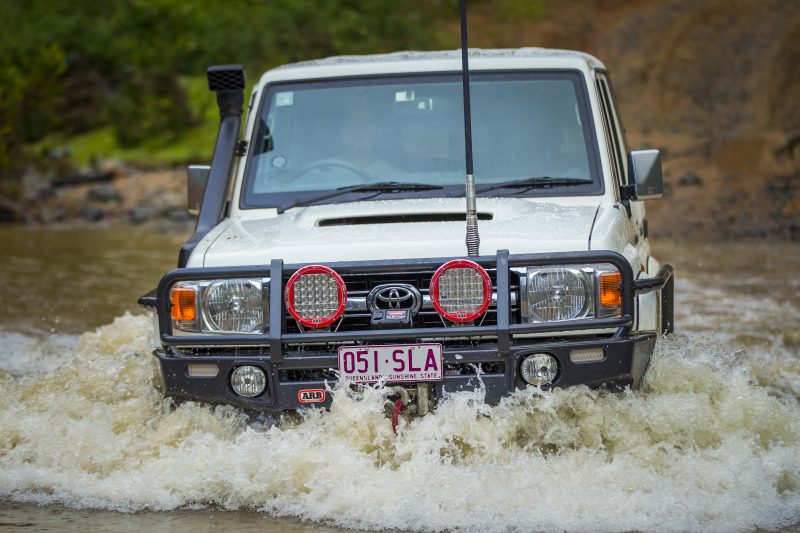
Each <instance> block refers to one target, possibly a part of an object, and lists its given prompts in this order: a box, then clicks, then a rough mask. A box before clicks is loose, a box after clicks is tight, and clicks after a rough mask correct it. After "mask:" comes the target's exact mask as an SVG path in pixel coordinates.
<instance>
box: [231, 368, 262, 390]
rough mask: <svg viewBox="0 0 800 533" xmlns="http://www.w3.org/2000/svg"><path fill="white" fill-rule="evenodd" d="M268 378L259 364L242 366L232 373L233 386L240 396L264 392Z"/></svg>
mask: <svg viewBox="0 0 800 533" xmlns="http://www.w3.org/2000/svg"><path fill="white" fill-rule="evenodd" d="M266 386H267V378H266V376H265V375H264V371H263V370H261V369H260V368H258V367H257V366H249V365H247V366H240V367H237V368H236V370H234V371H233V374H231V387H233V392H235V393H236V394H238V395H239V396H244V397H246V398H251V397H253V396H258V395H259V394H261V393H262V392H264V387H266Z"/></svg>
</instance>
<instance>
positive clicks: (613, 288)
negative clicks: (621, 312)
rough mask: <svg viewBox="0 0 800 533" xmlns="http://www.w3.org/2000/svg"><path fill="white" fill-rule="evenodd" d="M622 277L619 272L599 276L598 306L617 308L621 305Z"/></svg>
mask: <svg viewBox="0 0 800 533" xmlns="http://www.w3.org/2000/svg"><path fill="white" fill-rule="evenodd" d="M621 289H622V276H621V275H620V273H619V272H609V273H605V274H600V305H602V306H603V307H617V306H618V305H622V291H621Z"/></svg>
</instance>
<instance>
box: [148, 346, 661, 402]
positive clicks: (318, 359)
mask: <svg viewBox="0 0 800 533" xmlns="http://www.w3.org/2000/svg"><path fill="white" fill-rule="evenodd" d="M655 341H656V335H655V333H648V334H640V335H627V336H622V337H618V336H613V337H607V338H584V339H580V340H576V339H571V340H559V341H551V342H536V343H531V344H520V345H515V346H514V347H513V348H512V349H511V350H510V351H509V353H507V354H506V355H502V356H501V355H500V354H499V352H498V349H497V345H496V344H494V345H493V344H485V345H481V346H480V347H463V348H455V347H446V348H445V350H444V354H443V356H444V363H445V366H446V368H447V367H450V368H451V369H452V370H451V371H450V372H449V373H448V372H445V377H444V380H442V381H438V382H434V397H435V398H436V399H440V398H442V397H443V396H444V394H445V393H446V392H456V391H460V390H474V389H476V388H478V387H480V386H481V382H482V383H483V386H484V387H485V391H486V401H487V402H488V403H491V404H494V403H497V402H499V401H500V399H501V398H502V397H503V396H506V395H508V394H510V393H512V392H514V391H515V390H517V389H521V388H525V387H526V386H528V385H527V384H526V383H525V382H524V381H523V380H522V378H521V377H520V374H519V368H520V362H521V360H522V358H523V357H524V356H525V355H527V354H530V353H534V352H547V353H550V354H552V355H554V356H555V357H556V358H557V359H558V360H559V364H560V371H559V375H558V377H557V379H556V381H555V383H554V384H553V386H554V387H568V386H572V385H579V384H585V385H589V386H603V385H607V386H611V387H625V386H629V385H630V386H633V387H638V385H639V383H640V381H641V379H642V377H643V375H644V373H645V371H646V369H647V366H648V364H649V361H650V356H651V354H652V353H653V347H654V345H655ZM586 348H602V349H603V350H604V353H605V358H604V359H603V360H602V361H598V362H591V363H574V362H572V361H571V360H570V352H571V351H572V350H576V349H586ZM156 356H157V357H158V359H159V361H160V363H161V371H162V377H163V382H164V392H165V394H167V395H168V396H173V397H175V398H180V399H185V400H200V401H205V402H212V403H223V404H232V405H236V406H239V407H243V408H246V409H253V410H260V411H286V410H291V409H301V408H304V407H309V406H313V407H327V406H329V405H330V403H331V395H330V394H329V393H327V392H326V393H325V396H324V401H322V402H317V403H302V402H301V401H300V392H301V391H307V390H318V389H323V390H324V389H326V388H333V387H334V386H335V384H336V382H335V380H322V379H317V380H297V381H295V380H289V379H286V378H285V376H286V374H287V372H288V371H291V370H305V369H309V368H336V366H337V364H338V361H337V356H336V353H332V354H329V355H310V354H306V355H303V356H301V357H286V358H284V359H283V361H282V362H281V363H275V362H273V361H272V360H271V358H270V356H269V355H264V356H254V355H239V354H236V353H235V350H233V349H231V351H230V353H226V354H224V355H216V356H209V355H202V356H186V355H179V354H177V353H175V352H174V351H172V350H158V351H157V352H156ZM193 364H202V365H209V364H211V365H217V367H218V368H219V372H218V374H217V375H216V376H215V377H210V378H209V377H192V376H189V373H188V371H187V369H188V367H189V365H193ZM241 365H254V366H257V367H259V368H261V369H262V370H263V371H264V373H265V374H266V376H267V388H266V390H265V391H264V393H263V394H261V395H259V396H257V397H255V398H243V397H241V396H239V395H237V394H236V393H234V392H233V389H231V386H230V376H231V373H232V372H233V370H234V368H236V367H237V366H241ZM473 368H474V370H473V371H471V372H464V369H473ZM479 368H487V369H488V370H487V371H485V372H481V374H480V376H478V373H477V369H479ZM456 372H457V373H456Z"/></svg>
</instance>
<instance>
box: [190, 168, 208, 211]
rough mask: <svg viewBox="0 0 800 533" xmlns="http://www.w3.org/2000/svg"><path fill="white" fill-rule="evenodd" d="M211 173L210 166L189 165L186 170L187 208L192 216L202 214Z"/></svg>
mask: <svg viewBox="0 0 800 533" xmlns="http://www.w3.org/2000/svg"><path fill="white" fill-rule="evenodd" d="M210 173H211V166H210V165H189V167H188V168H187V169H186V178H187V179H186V193H187V194H186V200H187V202H186V206H187V208H188V210H189V213H190V214H192V215H195V216H196V215H197V214H198V213H199V212H200V205H201V204H202V203H203V194H205V192H206V183H207V182H208V175H209V174H210Z"/></svg>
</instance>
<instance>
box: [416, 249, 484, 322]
mask: <svg viewBox="0 0 800 533" xmlns="http://www.w3.org/2000/svg"><path fill="white" fill-rule="evenodd" d="M430 296H431V301H432V302H433V306H434V307H435V308H436V310H437V311H438V312H439V314H440V315H442V316H443V317H444V318H446V319H448V320H450V321H452V322H471V321H473V320H475V319H476V318H478V317H479V316H481V315H482V314H484V313H485V312H486V310H487V309H488V308H489V304H490V303H491V301H492V280H491V279H490V278H489V274H487V273H486V270H484V269H483V267H482V266H480V265H479V264H477V263H474V262H472V261H467V260H466V259H457V260H454V261H448V262H447V263H445V264H443V265H442V266H440V267H439V268H438V269H437V270H436V272H434V274H433V278H432V279H431V285H430Z"/></svg>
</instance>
